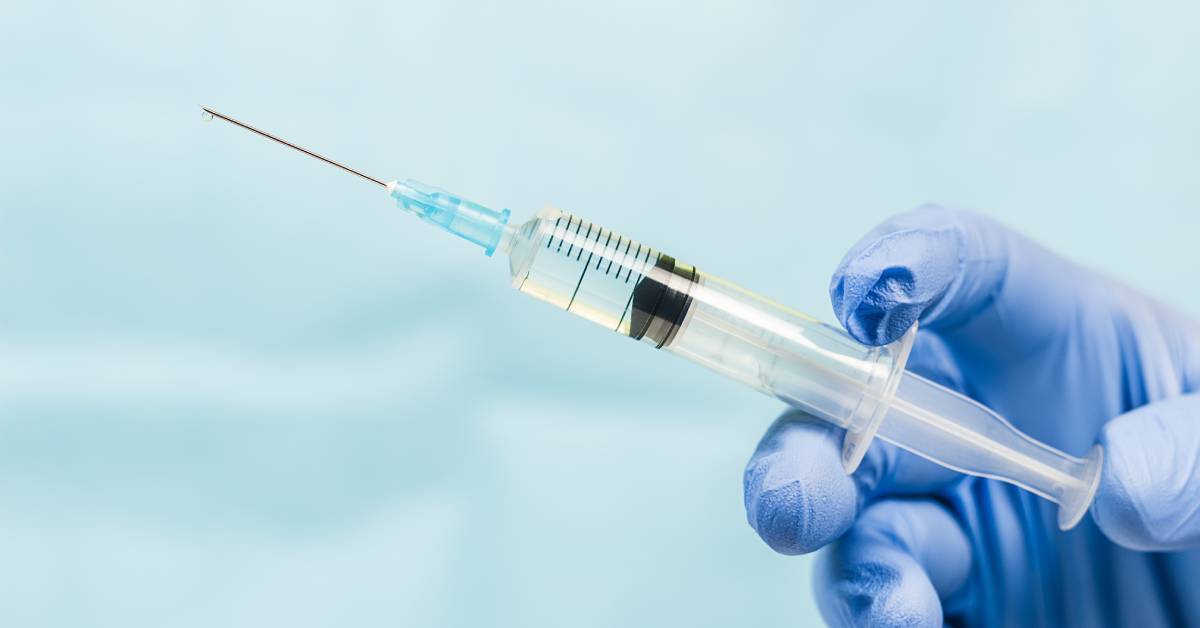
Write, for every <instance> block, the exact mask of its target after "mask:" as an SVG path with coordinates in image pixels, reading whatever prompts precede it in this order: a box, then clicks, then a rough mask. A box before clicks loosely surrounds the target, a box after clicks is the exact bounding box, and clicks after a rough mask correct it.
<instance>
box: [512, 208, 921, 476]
mask: <svg viewBox="0 0 1200 628" xmlns="http://www.w3.org/2000/svg"><path fill="white" fill-rule="evenodd" d="M502 246H507V247H508V249H509V257H510V265H511V271H512V278H513V285H514V286H515V287H516V288H517V289H519V290H521V291H522V292H524V293H526V294H528V295H531V296H534V297H537V298H539V299H541V300H543V301H546V302H548V303H551V304H553V305H555V306H556V307H559V308H562V309H565V310H567V311H569V312H571V313H573V314H576V315H578V316H582V317H583V318H586V319H588V320H591V321H593V322H595V323H597V324H599V325H602V326H604V327H607V328H609V329H612V330H613V331H616V332H618V333H620V334H623V335H626V336H629V337H632V338H635V339H638V340H641V341H644V342H648V343H651V344H653V345H654V346H655V347H657V348H660V349H665V350H666V351H670V352H671V353H675V354H677V355H680V356H683V357H685V358H687V359H689V360H691V361H693V362H696V363H697V364H701V365H703V366H705V367H708V368H710V369H712V370H714V371H717V372H719V373H721V374H722V375H725V376H726V377H729V378H730V379H734V380H737V381H740V382H742V383H744V384H746V385H748V386H751V387H753V388H756V389H758V390H760V391H762V392H763V393H766V394H768V395H771V396H774V397H777V398H779V399H782V400H783V401H785V402H787V403H788V404H790V405H793V406H797V407H800V408H802V409H804V410H807V411H808V412H810V413H812V414H814V415H816V416H819V417H821V418H823V419H825V420H827V421H829V422H831V423H833V424H835V425H838V426H840V427H844V428H846V429H847V430H848V432H849V435H848V437H847V440H846V443H847V445H846V447H845V449H844V451H843V463H844V465H845V466H846V468H847V470H853V469H854V468H855V467H857V466H858V463H859V462H860V461H861V459H862V456H863V454H864V453H865V451H866V446H867V445H868V444H869V443H870V440H871V437H872V436H873V435H874V433H875V430H876V429H877V428H878V426H879V423H880V421H881V420H882V419H883V415H884V414H885V413H886V410H887V406H888V401H889V400H890V399H891V396H892V394H893V392H894V390H895V387H896V384H897V382H898V381H899V377H898V374H899V373H900V372H901V371H902V369H903V367H904V361H905V359H906V357H907V353H908V348H909V346H910V345H911V335H909V336H906V337H905V338H904V339H903V340H901V341H898V342H896V343H894V344H892V345H888V346H884V347H868V346H865V345H862V344H860V343H858V342H855V341H854V340H853V339H851V338H850V337H849V336H847V335H846V334H845V333H844V332H842V331H841V330H840V329H836V328H834V327H830V326H829V325H826V324H824V323H821V322H820V321H818V320H816V319H813V318H811V317H808V316H805V315H804V314H801V313H799V312H796V311H795V310H792V309H789V308H787V307H784V306H782V305H779V304H778V303H775V302H772V301H769V300H767V299H764V298H762V297H760V296H757V295H755V294H753V293H750V292H748V291H746V290H743V289H741V288H739V287H737V286H735V285H733V284H731V283H729V282H726V281H723V280H721V279H718V278H716V277H713V276H712V275H708V274H706V273H702V272H699V271H697V270H696V269H695V268H694V267H692V266H690V265H688V264H684V263H682V262H679V261H677V260H675V259H674V258H673V257H671V256H669V255H666V254H664V253H662V252H661V251H657V250H655V249H652V248H650V247H648V246H645V245H643V244H641V243H639V242H636V241H633V240H630V239H628V238H626V237H624V236H621V235H619V234H616V233H614V232H612V231H611V230H609V229H605V228H603V227H600V226H599V225H595V224H593V223H590V222H587V221H586V220H583V219H580V218H578V217H575V216H573V215H571V214H568V213H566V212H563V211H560V210H557V209H546V210H543V211H542V212H540V213H539V214H538V215H537V216H536V217H535V218H533V219H532V220H530V221H529V222H527V223H525V224H524V225H522V226H521V227H520V228H519V231H517V232H515V233H511V234H510V237H509V241H508V242H507V243H505V244H503V245H502Z"/></svg>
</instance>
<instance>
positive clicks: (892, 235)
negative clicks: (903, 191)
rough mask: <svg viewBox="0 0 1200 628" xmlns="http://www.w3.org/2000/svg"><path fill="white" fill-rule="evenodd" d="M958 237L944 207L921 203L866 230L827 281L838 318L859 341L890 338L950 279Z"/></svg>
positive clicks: (900, 332) (956, 263)
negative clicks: (926, 205) (913, 209)
mask: <svg viewBox="0 0 1200 628" xmlns="http://www.w3.org/2000/svg"><path fill="white" fill-rule="evenodd" d="M958 266H959V238H958V236H957V235H956V234H955V232H954V226H953V223H952V221H950V220H949V219H948V218H947V214H946V211H945V210H943V209H941V208H938V207H932V206H930V207H922V208H920V209H918V210H915V211H914V212H910V213H909V214H904V215H902V216H899V217H897V218H895V219H893V220H892V221H889V222H887V223H885V224H884V225H882V226H881V227H880V228H878V229H876V230H875V231H873V232H871V233H870V234H867V236H866V237H864V238H863V239H862V240H861V241H860V242H859V243H858V244H857V245H855V246H854V247H853V248H852V249H851V251H850V253H848V254H847V255H846V258H845V259H843V260H842V263H841V264H840V265H839V266H838V269H837V270H836V271H835V272H834V274H833V278H832V280H831V281H830V289H829V296H830V300H831V301H832V303H833V310H834V313H835V314H836V316H837V318H838V320H839V321H840V322H841V323H842V325H843V326H844V327H845V328H846V330H847V331H848V332H849V333H850V335H851V336H852V337H853V338H854V339H855V340H858V341H859V342H862V343H865V344H869V345H883V344H888V343H890V342H893V341H895V340H896V339H897V338H899V337H900V336H902V335H903V334H904V332H906V331H908V329H909V328H910V327H912V325H913V323H915V322H916V321H917V319H918V318H919V317H920V316H921V314H922V313H923V312H925V310H927V309H928V308H929V307H930V306H931V305H932V304H933V303H934V302H936V301H937V300H938V299H939V298H940V297H941V296H942V295H943V294H945V292H946V290H947V289H948V288H949V286H950V284H951V282H952V281H953V280H954V278H955V276H956V274H957V270H958Z"/></svg>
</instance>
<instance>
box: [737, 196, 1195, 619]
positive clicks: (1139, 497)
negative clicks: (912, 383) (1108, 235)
mask: <svg viewBox="0 0 1200 628" xmlns="http://www.w3.org/2000/svg"><path fill="white" fill-rule="evenodd" d="M1113 254H1114V255H1120V254H1122V253H1121V252H1120V251H1116V250H1114V251H1113ZM1179 255H1180V256H1181V263H1188V264H1191V265H1193V266H1197V265H1200V255H1197V254H1196V253H1195V252H1191V251H1181V252H1180V253H1179ZM1184 259H1187V260H1188V261H1186V262H1184V261H1183V260H1184ZM1198 267H1200V266H1198ZM1192 288H1193V289H1200V283H1197V284H1196V285H1194V286H1192ZM830 294H831V296H832V299H833V308H834V311H835V312H836V313H837V317H838V319H839V320H840V321H841V322H842V324H843V325H844V326H845V327H846V329H847V330H848V331H849V333H850V334H851V335H852V336H854V337H855V338H856V339H858V340H859V341H861V342H864V343H868V344H875V345H878V344H884V343H888V342H891V341H893V340H895V339H896V338H898V337H899V336H900V335H901V334H902V333H903V332H904V331H905V330H906V329H907V328H908V327H909V326H911V325H912V323H913V322H914V321H918V320H919V321H920V324H921V327H920V332H919V333H918V337H917V342H916V344H915V346H914V349H913V354H912V357H911V358H910V361H909V368H910V369H912V370H914V371H916V372H917V373H920V374H922V375H924V376H926V377H928V378H931V379H933V380H934V381H937V382H939V383H942V384H944V385H948V386H950V387H951V388H954V389H957V390H959V391H960V392H962V393H964V394H966V395H969V396H971V397H973V398H975V399H978V400H979V401H981V402H983V403H985V404H987V405H988V406H990V407H991V408H993V409H995V410H996V411H997V412H999V413H1000V414H1001V415H1003V416H1005V417H1006V418H1008V419H1009V420H1010V421H1012V422H1013V423H1014V424H1015V425H1016V426H1017V427H1018V428H1019V429H1021V430H1023V431H1024V432H1025V433H1027V434H1029V435H1030V436H1032V437H1033V438H1036V439H1038V440H1041V441H1043V442H1045V443H1047V444H1049V445H1051V446H1053V447H1056V448H1058V449H1061V450H1063V451H1066V452H1068V453H1071V454H1074V455H1078V456H1082V455H1083V454H1085V453H1086V452H1087V450H1088V449H1089V448H1090V447H1091V446H1092V444H1093V443H1095V442H1096V441H1097V440H1099V442H1101V443H1102V444H1103V445H1104V447H1105V453H1106V457H1105V461H1104V467H1103V471H1102V477H1101V480H1100V486H1099V489H1098V492H1097V494H1096V498H1095V501H1094V502H1093V505H1092V509H1091V514H1092V516H1091V517H1085V518H1084V520H1083V521H1082V522H1081V523H1080V524H1079V525H1078V526H1077V527H1076V528H1075V529H1073V530H1071V531H1069V532H1065V533H1064V532H1060V531H1059V530H1058V528H1057V525H1056V523H1055V522H1056V514H1057V507H1056V506H1055V505H1054V504H1052V503H1050V502H1047V501H1045V500H1043V499H1041V498H1039V497H1036V496H1034V495H1032V494H1030V493H1027V492H1025V491H1023V490H1021V489H1018V488H1016V487H1013V486H1010V485H1008V484H1004V483H1001V482H998V481H995V480H985V479H981V478H973V477H966V476H963V475H959V474H956V473H954V472H951V471H948V470H946V469H943V468H941V467H938V466H936V465H934V464H932V463H930V462H927V461H925V460H923V459H921V458H918V457H916V456H913V455H911V454H908V453H907V452H904V451H902V450H899V449H897V448H895V447H893V446H891V445H889V444H887V443H884V442H881V441H878V440H877V441H875V442H874V443H873V444H872V446H871V449H870V450H869V452H868V454H867V458H866V459H865V460H864V462H863V464H862V466H861V467H860V468H859V470H858V471H857V472H855V473H854V474H853V475H852V476H846V475H845V474H844V473H843V472H842V470H841V465H840V462H839V455H840V452H841V444H842V436H843V432H842V431H841V430H840V429H837V428H833V427H830V426H828V425H827V424H825V423H823V422H820V421H817V420H815V419H812V418H809V417H806V416H804V415H803V414H802V413H799V412H796V411H793V412H789V413H787V414H784V415H783V416H782V417H781V418H780V419H779V420H778V421H776V422H775V424H774V425H773V426H772V427H771V428H770V430H769V431H768V432H767V434H766V436H764V437H763V439H762V441H761V442H760V443H759V445H758V449H757V451H755V453H754V455H753V457H752V458H751V459H750V463H749V465H748V466H747V468H746V473H745V501H746V515H747V518H748V519H749V521H750V525H751V526H753V527H754V529H755V530H756V531H757V532H758V533H759V535H760V536H761V537H762V538H763V540H764V541H766V542H767V544H768V545H770V546H771V547H772V548H774V549H775V550H776V551H779V552H781V553H784V554H803V553H806V552H811V551H814V550H816V549H818V548H821V547H825V546H828V549H827V550H826V551H825V552H823V553H822V555H821V556H820V557H819V559H818V561H817V567H816V569H817V574H816V578H815V579H814V582H815V588H816V596H817V601H818V604H819V606H820V609H821V612H822V614H823V615H824V616H825V618H826V620H828V621H829V622H830V623H832V624H834V625H839V626H840V625H871V626H901V625H903V626H917V625H919V626H941V625H943V621H949V622H954V623H963V624H968V625H1022V626H1031V625H1050V626H1099V625H1106V624H1113V625H1117V624H1119V625H1137V626H1138V627H1139V628H1148V627H1150V626H1158V625H1175V626H1179V625H1185V624H1190V625H1200V594H1198V593H1197V592H1198V591H1200V552H1198V551H1196V548H1200V393H1198V392H1197V391H1198V390H1200V326H1198V325H1197V324H1196V323H1195V322H1194V321H1192V320H1189V319H1187V318H1185V317H1183V316H1181V315H1180V314H1178V313H1175V312H1172V311H1170V310H1169V309H1168V308H1166V307H1164V306H1163V305H1161V304H1158V303H1155V302H1153V301H1151V300H1150V299H1148V298H1146V297H1144V296H1142V295H1139V294H1137V293H1135V292H1133V291H1131V290H1130V289H1128V288H1126V287H1124V286H1122V285H1119V284H1118V283H1116V282H1114V281H1112V280H1110V279H1107V278H1105V277H1102V276H1100V275H1098V274H1095V273H1093V272H1090V271H1088V270H1086V269H1083V268H1080V267H1078V266H1076V265H1074V264H1072V263H1070V262H1067V261H1065V260H1063V259H1062V258H1059V257H1057V256H1055V255H1054V254H1052V253H1050V252H1048V251H1047V250H1045V249H1043V248H1042V247H1040V246H1038V245H1036V244H1034V243H1033V242H1031V241H1029V240H1027V239H1025V238H1023V237H1021V236H1020V235H1017V234H1016V233H1013V232H1012V231H1009V230H1008V229H1006V228H1005V227H1002V226H1001V225H999V224H997V223H995V222H993V221H992V220H989V219H987V218H985V217H983V216H979V215H975V214H970V213H965V212H959V211H951V210H946V209H942V208H939V207H932V206H931V207H923V208H920V209H918V210H916V211H913V212H910V213H908V214H904V215H901V216H898V217H896V218H894V219H892V220H890V221H888V222H886V223H884V224H883V225H881V226H880V227H878V228H876V229H875V230H874V231H872V232H870V233H869V234H867V235H866V236H865V237H864V238H863V239H862V240H861V241H860V242H859V243H858V244H857V245H855V246H854V247H853V248H852V249H851V250H850V252H849V254H847V255H846V257H845V259H843V260H842V263H841V264H840V266H838V269H837V271H836V272H835V273H834V275H833V281H832V283H831V285H830Z"/></svg>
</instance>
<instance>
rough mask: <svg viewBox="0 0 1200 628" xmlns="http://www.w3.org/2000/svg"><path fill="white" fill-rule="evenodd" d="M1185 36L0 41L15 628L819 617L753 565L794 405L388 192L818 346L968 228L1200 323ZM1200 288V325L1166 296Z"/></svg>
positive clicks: (121, 18) (802, 26) (635, 14)
mask: <svg viewBox="0 0 1200 628" xmlns="http://www.w3.org/2000/svg"><path fill="white" fill-rule="evenodd" d="M1197 19H1200V11H1198V10H1196V9H1194V8H1192V7H1190V6H1188V5H1185V4H1184V3H1179V4H1178V6H1172V5H1169V4H1156V6H1149V5H1146V4H1139V5H1138V6H1137V7H1132V6H1130V5H1128V4H1126V3H1118V2H1106V3H1105V2H1102V3H1082V2H1071V3H1055V4H1053V5H1046V4H1045V3H1039V2H1013V3H990V4H987V5H977V4H963V3H956V2H906V3H872V4H869V5H862V4H856V5H854V6H852V7H851V6H845V5H837V4H834V5H830V4H828V3H811V2H810V3H797V2H790V1H764V2H732V1H730V2H703V1H702V2H665V3H664V2H650V3H647V2H641V1H637V2H634V1H632V0H629V1H626V0H616V1H610V2H602V3H583V2H550V1H536V0H516V1H511V2H505V3H491V2H468V1H449V2H410V1H407V0H397V1H392V2H356V1H348V2H336V3H335V2H311V1H304V0H289V1H286V2H285V1H273V2H255V3H250V4H246V3H242V2H229V1H224V0H217V1H214V2H204V3H197V2H183V1H181V0H165V1H159V2H128V1H120V0H118V1H109V2H103V3H100V2H69V1H68V2H58V3H45V2H34V1H32V0H15V2H14V1H13V0H8V1H7V2H5V3H4V6H3V7H2V8H0V34H2V36H0V76H2V77H3V78H4V80H3V82H2V86H0V95H2V96H0V139H2V141H0V144H2V148H0V592H2V593H0V623H3V624H4V625H14V626H15V625H20V626H80V625H93V626H180V627H182V626H214V625H220V626H262V625H290V626H331V625H339V626H343V625H349V626H477V625H489V626H560V625H570V626H584V627H586V626H616V625H620V626H663V625H689V626H727V625H772V626H774V625H805V624H808V623H811V622H815V621H817V620H818V619H817V618H818V615H817V614H816V610H815V608H814V605H813V602H812V598H811V593H810V584H809V579H810V576H809V571H810V565H811V557H784V556H779V555H776V554H774V553H772V552H771V551H770V550H769V549H768V548H767V547H766V546H765V545H763V544H762V543H761V542H760V541H759V540H758V538H757V536H756V535H755V533H754V532H753V531H752V530H751V529H750V527H749V526H748V525H747V524H746V523H745V520H744V513H743V508H742V502H741V500H742V496H741V476H742V468H743V465H744V463H745V460H746V458H747V457H748V455H749V454H750V452H751V450H752V449H753V447H754V445H755V442H756V441H757V438H758V436H759V434H760V433H761V431H762V430H763V428H765V427H766V425H767V424H768V423H769V422H770V421H771V420H772V419H773V418H774V416H775V415H776V414H777V413H778V412H779V411H780V407H779V405H778V404H777V403H776V402H773V401H771V400H769V399H765V398H760V397H759V396H758V395H756V394H755V393H753V392H751V391H749V390H743V389H741V388H739V387H737V386H735V385H732V384H727V383H725V382H724V381H722V380H720V379H718V378H717V377H716V376H715V375H710V374H709V373H707V372H704V371H702V370H701V369H700V368H699V367H695V366H692V365H690V364H686V363H683V362H681V361H679V360H677V359H675V358H673V357H671V356H668V355H665V354H658V353H655V352H653V351H650V350H648V349H647V347H645V346H641V345H639V344H638V343H635V342H630V341H628V340H622V339H621V338H619V337H618V336H616V335H613V334H611V333H609V332H606V331H604V330H603V329H600V328H597V327H593V326H592V325H590V324H588V323H586V322H584V321H582V320H580V319H575V318H573V317H569V316H566V315H564V314H561V313H559V312H556V311H554V309H553V308H551V307H548V306H546V305H543V304H541V303H539V302H536V301H533V300H531V299H528V298H525V297H523V296H520V295H519V294H518V293H516V292H514V291H512V290H511V288H509V286H508V283H507V270H506V268H505V265H504V263H503V262H502V261H499V260H498V259H488V258H485V257H484V256H483V255H481V254H480V253H479V251H478V249H473V248H471V247H470V245H468V244H465V243H461V242H459V241H457V240H454V239H452V238H450V237H449V236H445V235H443V234H439V233H437V232H434V231H432V230H429V229H427V228H425V227H423V226H421V225H420V224H419V223H417V222H415V221H413V220H412V219H411V218H408V217H406V216H403V215H401V214H400V213H399V212H398V210H396V209H395V208H394V206H393V204H392V203H391V202H390V199H388V198H387V197H386V196H385V194H384V192H383V191H382V190H381V189H379V188H377V187H376V186H373V185H370V184H367V183H364V182H363V181H361V180H359V179H357V178H355V177H353V176H350V175H347V174H344V173H341V172H339V171H337V170H335V169H332V168H330V167H329V166H326V165H323V164H320V163H319V162H316V161H315V160H312V159H309V158H307V157H304V156H301V155H299V154H296V153H294V152H291V151H288V150H286V149H284V148H281V147H279V146H277V145H274V144H273V143H270V142H268V141H265V140H263V139H261V138H258V137H255V136H253V135H251V134H249V133H246V132H245V131H242V130H239V129H236V128H234V127H232V126H229V125H227V124H224V123H222V122H220V121H214V122H205V121H203V120H202V119H201V114H200V109H199V107H200V105H207V106H211V107H213V108H215V109H217V110H218V111H222V112H225V113H228V114H230V115H233V116H234V117H237V118H241V119H243V120H246V121H247V122H250V123H252V124H257V125H260V126H262V127H264V128H266V129H267V130H270V131H272V132H275V133H277V134H279V135H282V136H283V137H285V138H288V139H291V140H293V141H296V142H298V143H300V144H302V145H304V146H308V147H310V148H313V149H315V150H317V151H319V152H323V153H326V154H328V155H330V156H332V157H334V158H337V159H341V160H344V161H346V162H348V163H349V164H351V165H352V166H355V167H359V168H361V169H363V170H364V171H366V172H367V173H369V174H373V175H374V176H377V177H381V178H385V179H395V178H405V177H415V178H418V179H421V180H423V181H427V182H429V183H433V184H436V185H441V186H443V187H446V188H448V189H451V190H454V191H455V192H458V193H460V194H462V195H464V196H466V197H468V198H472V199H475V200H478V201H480V202H484V203H487V204H490V205H493V206H499V207H509V208H512V209H513V211H514V217H515V218H518V219H524V218H526V217H528V216H530V215H531V214H532V213H533V212H535V211H536V210H538V209H540V208H541V207H543V206H545V205H547V204H552V205H556V206H560V207H563V208H566V209H569V210H570V211H573V212H576V213H577V214H579V215H582V216H585V217H587V218H589V219H592V220H595V221H597V222H599V223H601V224H604V225H606V226H609V227H613V228H615V229H617V230H618V231H621V232H624V233H625V234H627V235H630V236H633V237H635V238H638V239H640V240H642V241H643V242H646V243H648V244H650V245H652V246H655V247H657V248H660V249H662V250H665V251H667V252H669V253H671V254H673V255H675V256H677V257H678V258H680V259H683V260H686V261H689V262H692V263H695V264H696V265H698V266H700V267H701V268H703V269H705V270H709V271H712V272H715V273H717V274H719V275H724V276H726V277H727V278H729V279H732V280H734V281H736V282H739V283H741V284H743V285H746V286H748V287H750V288H751V289H754V290H756V291H759V292H763V293H766V294H768V295H770V296H772V297H774V298H776V299H778V300H781V301H784V302H786V303H789V304H791V305H794V306H796V307H797V308H799V309H801V310H804V311H808V312H812V313H814V314H816V315H818V316H820V317H822V318H825V319H826V320H832V315H831V313H830V308H829V305H828V297H827V294H826V283H827V280H828V276H829V273H830V271H831V270H832V269H833V268H834V265H835V264H836V263H837V261H838V260H839V258H840V257H841V255H842V253H843V252H844V250H845V249H846V248H847V247H848V246H849V245H850V244H851V243H853V242H854V241H855V240H856V239H857V238H858V237H859V235H861V234H862V233H863V232H864V231H866V230H867V229H869V228H870V227H871V226H872V225H874V224H875V223H876V222H878V221H879V220H881V219H883V218H884V217H885V216H887V215H888V214H891V213H894V212H897V211H901V210H905V209H908V208H910V207H912V206H915V205H917V204H919V203H922V202H924V201H938V202H942V203H946V204H951V205H956V206H961V207H969V208H974V209H977V210H979V211H983V212H987V213H990V214H992V215H994V216H997V217H998V218H1000V219H1002V220H1004V221H1006V222H1008V223H1009V224H1011V225H1013V226H1015V227H1016V228H1018V229H1020V230H1023V231H1025V232H1027V233H1029V234H1030V235H1032V236H1034V237H1035V238H1037V239H1039V240H1041V241H1042V242H1044V243H1046V244H1047V245H1049V246H1051V247H1053V248H1055V249H1057V250H1059V251H1061V252H1062V253H1064V254H1065V255H1068V256H1070V257H1072V258H1075V259H1077V260H1079V261H1081V262H1083V263H1086V264H1090V265H1092V266H1094V267H1098V268H1100V269H1102V270H1104V271H1106V272H1108V273H1112V274H1114V275H1117V276H1120V277H1122V278H1124V279H1126V280H1128V281H1129V282H1132V283H1133V284H1135V285H1137V286H1139V287H1141V288H1142V289H1144V290H1146V291H1148V292H1150V293H1153V294H1155V295H1157V296H1159V297H1160V298H1162V299H1164V300H1166V301H1169V302H1172V303H1174V304H1175V305H1177V306H1178V307H1180V308H1182V309H1185V310H1189V311H1191V312H1193V313H1198V312H1200V294H1198V293H1197V291H1196V290H1195V287H1196V286H1197V283H1196V279H1195V276H1194V273H1195V269H1196V267H1197V257H1196V253H1195V247H1194V245H1193V244H1192V243H1193V241H1194V239H1195V233H1196V231H1197V228H1198V227H1200V219H1198V218H1197V215H1198V212H1197V198H1198V195H1200V183H1198V182H1200V177H1198V176H1197V165H1198V163H1200V160H1198V152H1197V146H1198V145H1200V118H1197V116H1196V111H1197V110H1200V75H1198V74H1197V73H1196V71H1195V68H1196V67H1197V62H1198V61H1200V45H1198V44H1197V42H1196V40H1195V37H1194V34H1195V33H1194V28H1193V26H1194V24H1195V23H1196V20H1197ZM1181 288H1186V289H1181Z"/></svg>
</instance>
